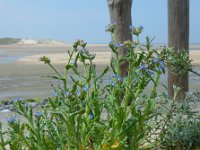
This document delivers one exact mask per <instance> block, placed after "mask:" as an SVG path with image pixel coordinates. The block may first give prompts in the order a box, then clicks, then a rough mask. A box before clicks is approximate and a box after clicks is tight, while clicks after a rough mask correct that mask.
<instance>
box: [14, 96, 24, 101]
mask: <svg viewBox="0 0 200 150" xmlns="http://www.w3.org/2000/svg"><path fill="white" fill-rule="evenodd" d="M21 100H23V98H22V97H17V98H15V99H14V102H18V101H21Z"/></svg>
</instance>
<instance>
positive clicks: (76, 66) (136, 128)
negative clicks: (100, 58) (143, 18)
mask: <svg viewBox="0 0 200 150" xmlns="http://www.w3.org/2000/svg"><path fill="white" fill-rule="evenodd" d="M115 28H116V25H110V26H108V29H107V31H110V32H111V33H112V36H113V39H114V41H113V42H111V43H110V44H109V47H110V49H111V50H112V52H113V53H114V56H113V58H111V62H110V66H107V67H106V68H105V69H104V70H103V71H102V72H101V73H98V72H96V65H95V64H94V63H93V60H94V59H95V55H94V54H91V53H90V52H89V50H88V49H87V48H86V47H87V43H85V42H84V41H82V40H78V41H76V42H75V43H74V45H73V46H72V49H70V50H68V55H69V57H68V58H69V59H67V61H66V65H65V68H64V74H62V73H60V72H59V71H58V70H57V69H56V68H55V67H54V66H53V65H52V64H51V61H50V59H49V58H48V57H45V56H44V57H42V58H41V61H43V62H44V63H45V64H47V65H48V66H49V67H50V68H52V69H53V70H54V72H55V75H53V76H51V77H52V78H53V79H56V80H59V81H61V82H62V83H63V84H62V85H60V86H58V87H54V91H55V93H54V96H53V97H51V98H49V99H48V105H47V106H44V108H43V109H41V110H39V111H37V112H35V111H34V110H33V109H32V107H31V106H29V104H28V103H27V102H26V100H23V99H21V98H18V99H16V101H15V103H14V106H15V107H14V108H15V110H16V112H17V113H18V114H20V115H21V116H23V117H24V119H23V120H25V121H22V120H19V119H17V117H16V116H11V117H10V118H8V120H7V122H8V126H9V127H8V129H7V130H5V131H4V130H3V129H1V130H0V145H1V147H2V149H6V146H7V147H9V148H10V149H30V150H35V149H42V150H46V149H59V150H64V149H68V150H70V149H78V150H86V149H95V150H96V149H97V150H98V149H99V150H102V149H103V150H110V149H127V150H128V149H134V150H144V149H152V148H154V147H156V146H157V145H159V144H160V143H161V144H163V145H166V144H165V141H166V140H165V139H166V137H165V136H167V133H168V132H167V131H171V130H172V129H171V128H170V125H173V124H170V125H168V124H165V122H164V120H165V119H166V117H165V116H162V115H163V114H162V113H160V112H161V111H162V110H163V109H161V108H162V107H159V106H160V105H159V104H160V101H159V99H161V97H160V96H158V93H157V86H158V84H159V79H160V76H161V74H163V73H165V65H166V64H167V60H168V59H167V58H168V56H169V53H170V51H168V49H167V48H166V47H163V48H162V49H161V50H159V51H158V50H155V49H152V47H151V45H152V44H151V42H152V39H150V38H149V37H147V38H146V44H145V46H144V45H143V44H141V43H140V42H139V34H140V33H141V32H142V29H143V28H142V27H139V28H132V29H130V30H131V31H130V32H132V33H133V35H135V36H136V40H135V41H125V42H124V43H117V42H116V41H115V39H116V38H115V35H114V29H115ZM144 47H145V50H144ZM122 48H125V49H126V50H127V54H126V55H125V56H124V57H121V56H120V55H119V51H120V49H122ZM124 61H126V62H128V68H127V72H128V75H127V76H126V77H121V76H120V65H121V63H123V62H124ZM82 69H83V71H82ZM109 69H111V71H112V73H113V74H112V76H111V77H110V78H109V79H107V78H106V77H105V74H107V72H108V71H109ZM71 82H72V84H71ZM69 83H70V84H69ZM147 86H151V90H150V91H149V92H148V93H145V92H144V90H145V89H146V87H147ZM161 117H162V118H163V119H160V118H161ZM168 118H169V117H167V119H168ZM195 122H196V121H195ZM188 125H189V124H188ZM163 126H165V127H166V129H165V130H166V131H162V132H161V133H160V134H159V135H160V137H157V136H156V134H157V133H158V132H159V131H160V129H161V128H162V127H163ZM0 127H1V126H0ZM167 129H168V130H167ZM184 130H185V129H184ZM187 130H189V129H187ZM169 136H170V135H169ZM161 137H162V138H161Z"/></svg>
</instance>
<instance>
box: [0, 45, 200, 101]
mask: <svg viewBox="0 0 200 150" xmlns="http://www.w3.org/2000/svg"><path fill="white" fill-rule="evenodd" d="M69 48H70V47H61V46H60V47H58V46H55V45H54V46H49V47H46V46H42V47H38V46H30V45H29V46H27V47H26V46H16V45H15V46H7V47H6V48H2V46H0V61H3V58H4V57H12V56H16V57H17V60H12V61H10V63H4V64H0V101H1V100H7V99H8V100H12V99H13V98H16V97H25V98H41V99H44V98H46V97H48V96H51V94H52V90H53V89H52V87H51V84H57V83H58V82H56V81H52V80H51V79H49V78H44V77H41V76H48V75H53V72H52V71H51V69H50V68H49V67H47V65H45V64H43V63H42V62H40V61H39V58H40V57H41V56H44V55H45V56H48V57H50V59H51V61H52V64H54V65H55V67H56V68H57V69H58V70H59V71H60V72H61V73H62V72H63V68H64V67H65V61H66V51H67V49H69ZM88 48H89V50H90V51H91V52H92V53H96V59H95V61H94V62H95V64H96V65H97V71H98V72H100V71H102V70H103V69H104V67H106V66H107V65H109V62H110V56H111V51H110V49H109V47H108V46H104V45H101V46H94V45H89V46H88ZM195 48H198V47H195ZM2 50H3V51H2ZM190 58H191V59H193V60H194V61H193V63H192V64H193V67H194V70H195V71H197V72H199V73H200V45H199V50H192V51H190ZM166 78H167V77H166V75H165V76H163V77H162V79H161V80H162V82H163V83H167V81H166ZM190 89H191V90H192V91H194V90H195V89H200V77H198V76H195V75H194V74H191V73H190Z"/></svg>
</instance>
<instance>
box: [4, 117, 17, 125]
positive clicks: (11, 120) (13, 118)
mask: <svg viewBox="0 0 200 150" xmlns="http://www.w3.org/2000/svg"><path fill="white" fill-rule="evenodd" d="M16 118H17V117H16V116H10V117H8V118H7V119H6V122H7V123H16V122H17V120H16Z"/></svg>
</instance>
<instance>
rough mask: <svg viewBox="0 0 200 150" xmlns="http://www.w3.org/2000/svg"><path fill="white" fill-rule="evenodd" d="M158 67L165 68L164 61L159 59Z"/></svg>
mask: <svg viewBox="0 0 200 150" xmlns="http://www.w3.org/2000/svg"><path fill="white" fill-rule="evenodd" d="M160 68H161V69H162V70H164V69H165V63H164V61H163V60H161V61H160Z"/></svg>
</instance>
